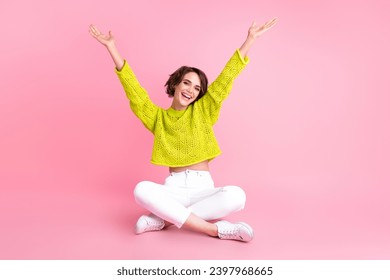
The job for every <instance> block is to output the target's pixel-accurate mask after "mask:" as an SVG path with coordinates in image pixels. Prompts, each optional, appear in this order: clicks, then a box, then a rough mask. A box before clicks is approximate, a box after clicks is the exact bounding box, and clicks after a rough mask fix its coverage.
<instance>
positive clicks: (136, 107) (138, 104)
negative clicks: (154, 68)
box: [115, 61, 159, 133]
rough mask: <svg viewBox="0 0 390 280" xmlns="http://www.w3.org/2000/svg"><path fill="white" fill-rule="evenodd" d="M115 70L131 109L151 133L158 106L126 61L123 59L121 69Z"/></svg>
mask: <svg viewBox="0 0 390 280" xmlns="http://www.w3.org/2000/svg"><path fill="white" fill-rule="evenodd" d="M115 72H116V74H117V75H118V78H119V80H120V82H121V84H122V86H123V89H124V90H125V92H126V96H127V98H128V99H129V100H130V108H131V110H132V111H133V112H134V114H135V115H136V116H137V117H138V118H139V119H140V120H141V121H142V123H143V124H144V126H145V127H146V128H147V129H148V130H149V131H151V132H152V133H153V132H154V125H155V121H156V118H157V113H158V110H159V107H158V106H156V105H155V104H154V103H153V102H152V101H151V100H150V98H149V95H148V93H147V92H146V90H145V89H144V88H143V87H142V86H141V85H140V83H139V82H138V80H137V78H136V76H135V74H134V72H133V71H132V70H131V68H130V66H129V64H128V63H127V61H125V63H124V65H123V67H122V69H121V70H118V69H115Z"/></svg>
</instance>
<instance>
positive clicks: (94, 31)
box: [92, 25, 100, 36]
mask: <svg viewBox="0 0 390 280" xmlns="http://www.w3.org/2000/svg"><path fill="white" fill-rule="evenodd" d="M92 31H93V33H94V34H95V35H96V36H99V35H100V31H99V29H97V27H96V26H94V25H92Z"/></svg>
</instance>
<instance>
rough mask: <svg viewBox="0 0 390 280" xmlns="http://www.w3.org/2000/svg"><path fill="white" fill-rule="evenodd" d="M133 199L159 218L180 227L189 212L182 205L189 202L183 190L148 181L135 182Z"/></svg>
mask: <svg viewBox="0 0 390 280" xmlns="http://www.w3.org/2000/svg"><path fill="white" fill-rule="evenodd" d="M134 197H135V201H136V202H137V203H138V204H139V205H140V206H142V207H143V208H145V209H147V210H149V211H150V212H152V213H153V214H155V215H157V216H159V217H160V218H162V219H164V220H166V221H168V222H171V223H173V224H175V225H176V226H177V227H178V228H180V227H181V226H182V225H183V224H184V222H185V221H186V220H187V218H188V217H189V215H190V214H191V210H189V209H188V208H187V207H185V206H184V205H187V204H188V203H189V202H188V201H187V200H188V198H187V196H186V192H185V190H184V191H183V190H181V189H180V188H178V187H177V188H175V187H173V186H165V185H160V184H156V183H153V182H149V181H143V182H140V183H138V184H137V186H136V187H135V189H134Z"/></svg>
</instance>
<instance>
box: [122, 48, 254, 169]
mask: <svg viewBox="0 0 390 280" xmlns="http://www.w3.org/2000/svg"><path fill="white" fill-rule="evenodd" d="M248 62H249V59H248V57H245V58H243V57H242V56H241V54H240V52H239V50H236V52H235V53H234V54H233V56H232V57H231V58H230V60H229V61H228V63H227V64H226V66H225V67H224V69H223V70H222V72H221V74H220V75H219V76H218V78H217V79H216V80H215V81H214V82H213V83H212V84H211V85H210V86H209V87H208V89H207V92H206V93H205V95H204V96H203V97H202V98H200V99H199V100H197V101H195V102H193V103H192V104H190V105H189V106H188V107H187V109H185V110H182V111H176V110H174V109H172V108H169V109H162V108H160V107H158V106H157V105H155V104H154V103H153V102H152V101H151V100H150V98H149V95H148V93H147V92H146V90H145V89H144V88H143V87H142V86H141V85H140V83H139V82H138V80H137V78H136V76H135V75H134V72H133V71H132V70H131V69H130V67H129V65H128V63H127V62H126V61H125V64H124V66H123V68H122V69H121V70H119V71H118V70H116V73H117V75H118V77H119V80H120V82H121V83H122V86H123V88H124V90H125V92H126V95H127V97H128V99H129V100H130V107H131V109H132V111H133V112H134V114H135V115H136V116H137V117H138V118H139V119H140V120H141V121H142V123H143V124H144V126H145V127H146V128H147V129H148V130H149V131H151V132H152V133H153V134H154V145H153V152H152V159H151V162H152V163H153V164H157V165H164V166H168V167H180V166H188V165H191V164H195V163H198V162H202V161H204V160H211V159H213V158H215V157H216V156H218V155H220V154H221V150H220V148H219V146H218V143H217V140H216V138H215V135H214V131H213V125H214V124H215V123H216V122H217V120H218V116H219V112H220V109H221V106H222V101H223V100H224V99H225V98H226V97H227V96H228V95H229V92H230V90H231V88H232V85H233V81H234V79H235V78H236V77H237V76H238V75H239V74H240V72H241V71H242V70H243V69H244V67H245V66H246V64H248Z"/></svg>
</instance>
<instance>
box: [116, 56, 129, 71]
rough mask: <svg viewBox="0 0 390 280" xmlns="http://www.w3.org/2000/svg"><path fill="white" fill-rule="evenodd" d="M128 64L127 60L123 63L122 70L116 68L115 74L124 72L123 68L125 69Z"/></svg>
mask: <svg viewBox="0 0 390 280" xmlns="http://www.w3.org/2000/svg"><path fill="white" fill-rule="evenodd" d="M126 64H127V61H126V59H125V60H124V61H123V65H122V68H121V69H118V68H116V67H115V72H116V73H117V74H119V73H120V72H121V71H122V70H123V68H125V65H126Z"/></svg>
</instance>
